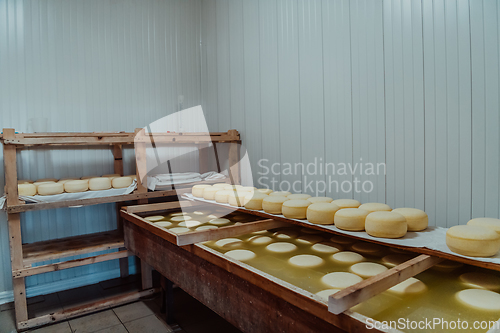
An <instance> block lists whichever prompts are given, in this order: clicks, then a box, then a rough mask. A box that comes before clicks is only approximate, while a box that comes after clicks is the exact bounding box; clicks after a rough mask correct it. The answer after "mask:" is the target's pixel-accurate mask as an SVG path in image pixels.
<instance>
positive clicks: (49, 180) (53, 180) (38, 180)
mask: <svg viewBox="0 0 500 333" xmlns="http://www.w3.org/2000/svg"><path fill="white" fill-rule="evenodd" d="M57 181H59V179H56V178H42V179H37V180H36V183H45V182H53V183H56V182H57Z"/></svg>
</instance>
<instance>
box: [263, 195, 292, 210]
mask: <svg viewBox="0 0 500 333" xmlns="http://www.w3.org/2000/svg"><path fill="white" fill-rule="evenodd" d="M273 193H276V192H273ZM273 193H271V194H269V195H268V196H267V197H266V198H264V199H263V200H262V209H263V210H264V211H265V212H266V213H269V214H277V215H278V214H281V211H282V207H283V203H284V202H285V201H287V200H288V199H287V197H280V196H273V195H272V194H273Z"/></svg>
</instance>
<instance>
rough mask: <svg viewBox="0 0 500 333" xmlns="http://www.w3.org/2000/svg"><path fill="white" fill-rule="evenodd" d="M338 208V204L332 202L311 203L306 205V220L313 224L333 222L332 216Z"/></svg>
mask: <svg viewBox="0 0 500 333" xmlns="http://www.w3.org/2000/svg"><path fill="white" fill-rule="evenodd" d="M308 201H309V200H308ZM309 202H311V201H309ZM338 210H339V206H337V205H336V204H333V203H327V202H318V203H312V204H310V205H309V206H308V207H307V212H306V215H307V221H309V222H311V223H314V224H333V218H334V216H335V213H336V212H337V211H338Z"/></svg>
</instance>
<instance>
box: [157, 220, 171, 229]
mask: <svg viewBox="0 0 500 333" xmlns="http://www.w3.org/2000/svg"><path fill="white" fill-rule="evenodd" d="M155 225H156V226H158V227H162V228H168V227H171V226H172V223H170V222H168V221H160V222H156V223H155Z"/></svg>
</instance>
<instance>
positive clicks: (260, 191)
mask: <svg viewBox="0 0 500 333" xmlns="http://www.w3.org/2000/svg"><path fill="white" fill-rule="evenodd" d="M256 192H259V193H262V194H267V195H269V194H271V193H273V190H271V189H270V188H258V189H257V190H256Z"/></svg>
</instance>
